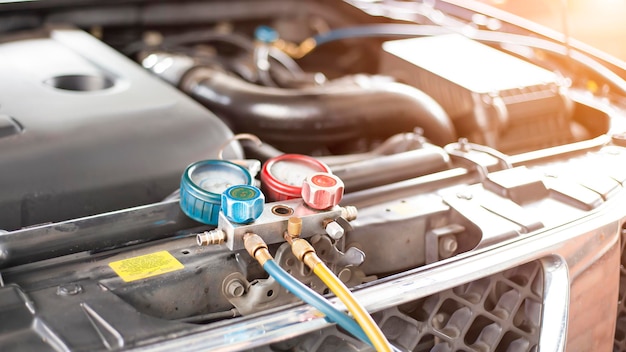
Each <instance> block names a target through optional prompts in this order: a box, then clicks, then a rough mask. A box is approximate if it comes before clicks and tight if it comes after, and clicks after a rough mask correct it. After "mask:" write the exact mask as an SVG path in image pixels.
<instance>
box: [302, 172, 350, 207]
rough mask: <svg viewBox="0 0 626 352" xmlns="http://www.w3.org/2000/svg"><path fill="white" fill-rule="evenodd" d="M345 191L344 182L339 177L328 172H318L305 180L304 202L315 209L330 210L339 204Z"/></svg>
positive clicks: (303, 188)
mask: <svg viewBox="0 0 626 352" xmlns="http://www.w3.org/2000/svg"><path fill="white" fill-rule="evenodd" d="M343 191H344V185H343V181H341V179H340V178H339V177H337V176H335V175H333V174H330V173H326V172H317V173H314V174H312V175H309V176H308V177H307V178H306V179H305V180H304V183H303V184H302V200H303V201H304V203H306V205H308V206H309V207H311V208H313V209H318V210H323V209H328V208H331V207H334V206H335V205H337V204H339V202H340V201H341V198H342V197H343Z"/></svg>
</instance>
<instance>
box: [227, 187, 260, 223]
mask: <svg viewBox="0 0 626 352" xmlns="http://www.w3.org/2000/svg"><path fill="white" fill-rule="evenodd" d="M264 203H265V196H264V195H263V193H261V190H259V189H258V188H256V187H254V186H247V185H237V186H232V187H230V188H228V189H227V190H226V191H224V193H222V212H223V213H224V215H225V216H226V218H227V219H228V220H230V221H232V222H234V223H238V224H247V223H250V222H253V221H254V220H256V219H258V217H259V216H261V213H263V204H264Z"/></svg>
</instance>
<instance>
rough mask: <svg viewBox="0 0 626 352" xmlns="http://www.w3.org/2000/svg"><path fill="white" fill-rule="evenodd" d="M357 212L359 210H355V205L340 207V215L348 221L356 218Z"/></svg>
mask: <svg viewBox="0 0 626 352" xmlns="http://www.w3.org/2000/svg"><path fill="white" fill-rule="evenodd" d="M358 214H359V211H358V210H357V208H356V207H355V206H352V205H348V206H345V207H342V208H341V217H342V218H344V219H346V220H348V221H352V220H354V219H356V217H357V215H358Z"/></svg>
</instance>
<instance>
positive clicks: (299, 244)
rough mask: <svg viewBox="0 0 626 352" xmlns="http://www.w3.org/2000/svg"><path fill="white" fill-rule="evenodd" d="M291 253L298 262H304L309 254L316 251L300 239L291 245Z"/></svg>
mask: <svg viewBox="0 0 626 352" xmlns="http://www.w3.org/2000/svg"><path fill="white" fill-rule="evenodd" d="M291 251H292V252H293V255H295V256H296V258H298V260H300V261H302V260H304V257H305V256H306V255H307V254H308V253H314V252H315V249H314V248H313V246H311V244H310V243H309V242H308V241H307V240H305V239H302V238H298V239H296V240H294V241H293V243H291Z"/></svg>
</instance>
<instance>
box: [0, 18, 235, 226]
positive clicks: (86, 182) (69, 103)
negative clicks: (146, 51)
mask: <svg viewBox="0 0 626 352" xmlns="http://www.w3.org/2000/svg"><path fill="white" fill-rule="evenodd" d="M0 77H2V80H0V229H4V230H13V229H17V228H20V227H23V226H29V225H33V224H39V223H43V222H51V221H60V220H66V219H71V218H75V217H81V216H86V215H91V214H97V213H100V212H104V211H111V210H115V209H121V208H125V207H129V206H135V205H140V204H147V203H151V202H155V201H159V200H161V199H163V198H164V197H165V196H166V195H167V194H169V193H171V192H172V191H173V190H175V189H176V188H177V187H178V184H179V181H180V175H181V174H182V172H183V171H184V169H185V167H186V166H187V165H188V164H190V163H192V162H194V161H196V160H200V159H207V158H211V157H214V156H215V152H216V151H217V149H218V147H219V146H221V145H222V144H223V143H224V142H225V141H226V140H228V139H229V138H230V137H231V136H232V132H231V131H230V130H229V129H228V128H227V127H226V126H225V125H224V124H223V123H222V122H221V121H220V120H219V119H218V118H216V117H215V116H214V115H213V114H212V113H210V112H209V111H207V110H206V109H205V108H203V107H201V106H200V105H198V104H197V103H195V102H194V101H193V100H191V99H190V98H188V97H187V96H185V95H184V94H182V93H180V92H178V91H177V90H176V89H175V88H174V87H171V86H169V85H168V84H166V83H164V82H162V81H160V80H159V79H158V78H156V77H153V76H151V75H150V74H149V73H148V72H145V71H144V70H143V69H142V68H141V67H140V66H138V65H137V64H136V63H134V62H132V61H130V60H128V59H127V58H125V57H123V56H122V55H120V54H119V53H117V52H115V51H114V50H113V49H111V48H110V47H108V46H106V45H105V44H103V43H101V42H100V41H98V40H97V39H95V38H94V37H92V36H90V35H89V34H87V33H84V32H81V31H78V30H72V29H53V30H49V31H46V32H37V33H28V34H26V35H20V36H19V37H14V38H3V40H1V41H0ZM25 97H30V98H29V99H25ZM225 155H226V156H227V157H230V156H232V157H239V156H240V155H241V150H240V149H238V148H237V149H229V150H227V151H226V153H225Z"/></svg>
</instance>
